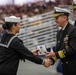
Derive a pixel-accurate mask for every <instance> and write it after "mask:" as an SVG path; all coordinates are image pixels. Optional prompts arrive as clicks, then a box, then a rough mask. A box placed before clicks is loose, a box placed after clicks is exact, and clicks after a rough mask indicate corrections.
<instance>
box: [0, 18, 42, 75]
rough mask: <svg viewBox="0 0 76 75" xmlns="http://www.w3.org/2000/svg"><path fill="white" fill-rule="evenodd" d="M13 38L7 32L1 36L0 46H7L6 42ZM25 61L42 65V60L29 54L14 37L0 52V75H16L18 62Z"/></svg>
mask: <svg viewBox="0 0 76 75" xmlns="http://www.w3.org/2000/svg"><path fill="white" fill-rule="evenodd" d="M7 19H8V18H7ZM14 36H15V35H14V34H9V33H8V31H7V32H6V33H5V34H4V35H3V36H2V39H1V44H5V45H8V42H9V41H10V39H11V38H12V37H14ZM25 59H28V60H30V61H32V62H34V63H37V64H43V60H42V59H41V58H38V57H37V56H35V55H34V54H33V53H31V52H30V51H29V50H28V49H27V48H26V47H25V46H24V45H23V41H22V40H20V39H19V38H18V37H15V38H14V39H13V40H12V41H11V43H10V45H9V47H8V48H7V49H6V50H4V51H2V50H0V75H16V74H17V69H18V65H19V60H23V61H25Z"/></svg>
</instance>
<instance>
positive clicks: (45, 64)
mask: <svg viewBox="0 0 76 75" xmlns="http://www.w3.org/2000/svg"><path fill="white" fill-rule="evenodd" d="M38 51H39V50H37V49H35V50H33V51H32V53H33V54H34V55H38ZM54 56H55V53H54V52H46V55H45V57H46V58H45V59H44V63H43V65H44V66H45V67H47V68H48V67H50V65H51V64H52V63H53V62H52V60H51V59H49V58H51V57H54Z"/></svg>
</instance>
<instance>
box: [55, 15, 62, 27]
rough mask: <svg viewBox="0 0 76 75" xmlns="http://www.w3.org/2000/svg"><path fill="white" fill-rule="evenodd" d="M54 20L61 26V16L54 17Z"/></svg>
mask: <svg viewBox="0 0 76 75" xmlns="http://www.w3.org/2000/svg"><path fill="white" fill-rule="evenodd" d="M55 22H56V25H57V26H58V27H62V24H63V22H64V17H63V16H57V17H55Z"/></svg>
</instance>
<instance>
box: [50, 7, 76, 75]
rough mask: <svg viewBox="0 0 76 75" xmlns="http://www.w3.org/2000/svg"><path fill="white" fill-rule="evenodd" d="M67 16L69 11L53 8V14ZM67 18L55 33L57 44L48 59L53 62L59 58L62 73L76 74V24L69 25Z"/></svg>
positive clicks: (64, 74)
mask: <svg viewBox="0 0 76 75" xmlns="http://www.w3.org/2000/svg"><path fill="white" fill-rule="evenodd" d="M63 15H65V16H66V17H67V18H68V16H69V11H68V10H66V9H62V8H55V13H54V16H55V18H58V16H63ZM67 22H68V20H67V21H66V26H65V28H64V29H60V30H59V31H58V33H57V44H56V51H55V52H54V54H55V55H54V56H53V57H51V58H50V59H51V60H52V61H53V64H54V63H55V61H56V60H57V59H60V60H61V63H62V73H63V75H76V26H74V25H71V24H70V23H69V22H68V23H67Z"/></svg>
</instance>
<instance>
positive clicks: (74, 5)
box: [72, 0, 76, 9]
mask: <svg viewBox="0 0 76 75" xmlns="http://www.w3.org/2000/svg"><path fill="white" fill-rule="evenodd" d="M72 8H73V9H76V1H75V0H74V1H73V7H72Z"/></svg>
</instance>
